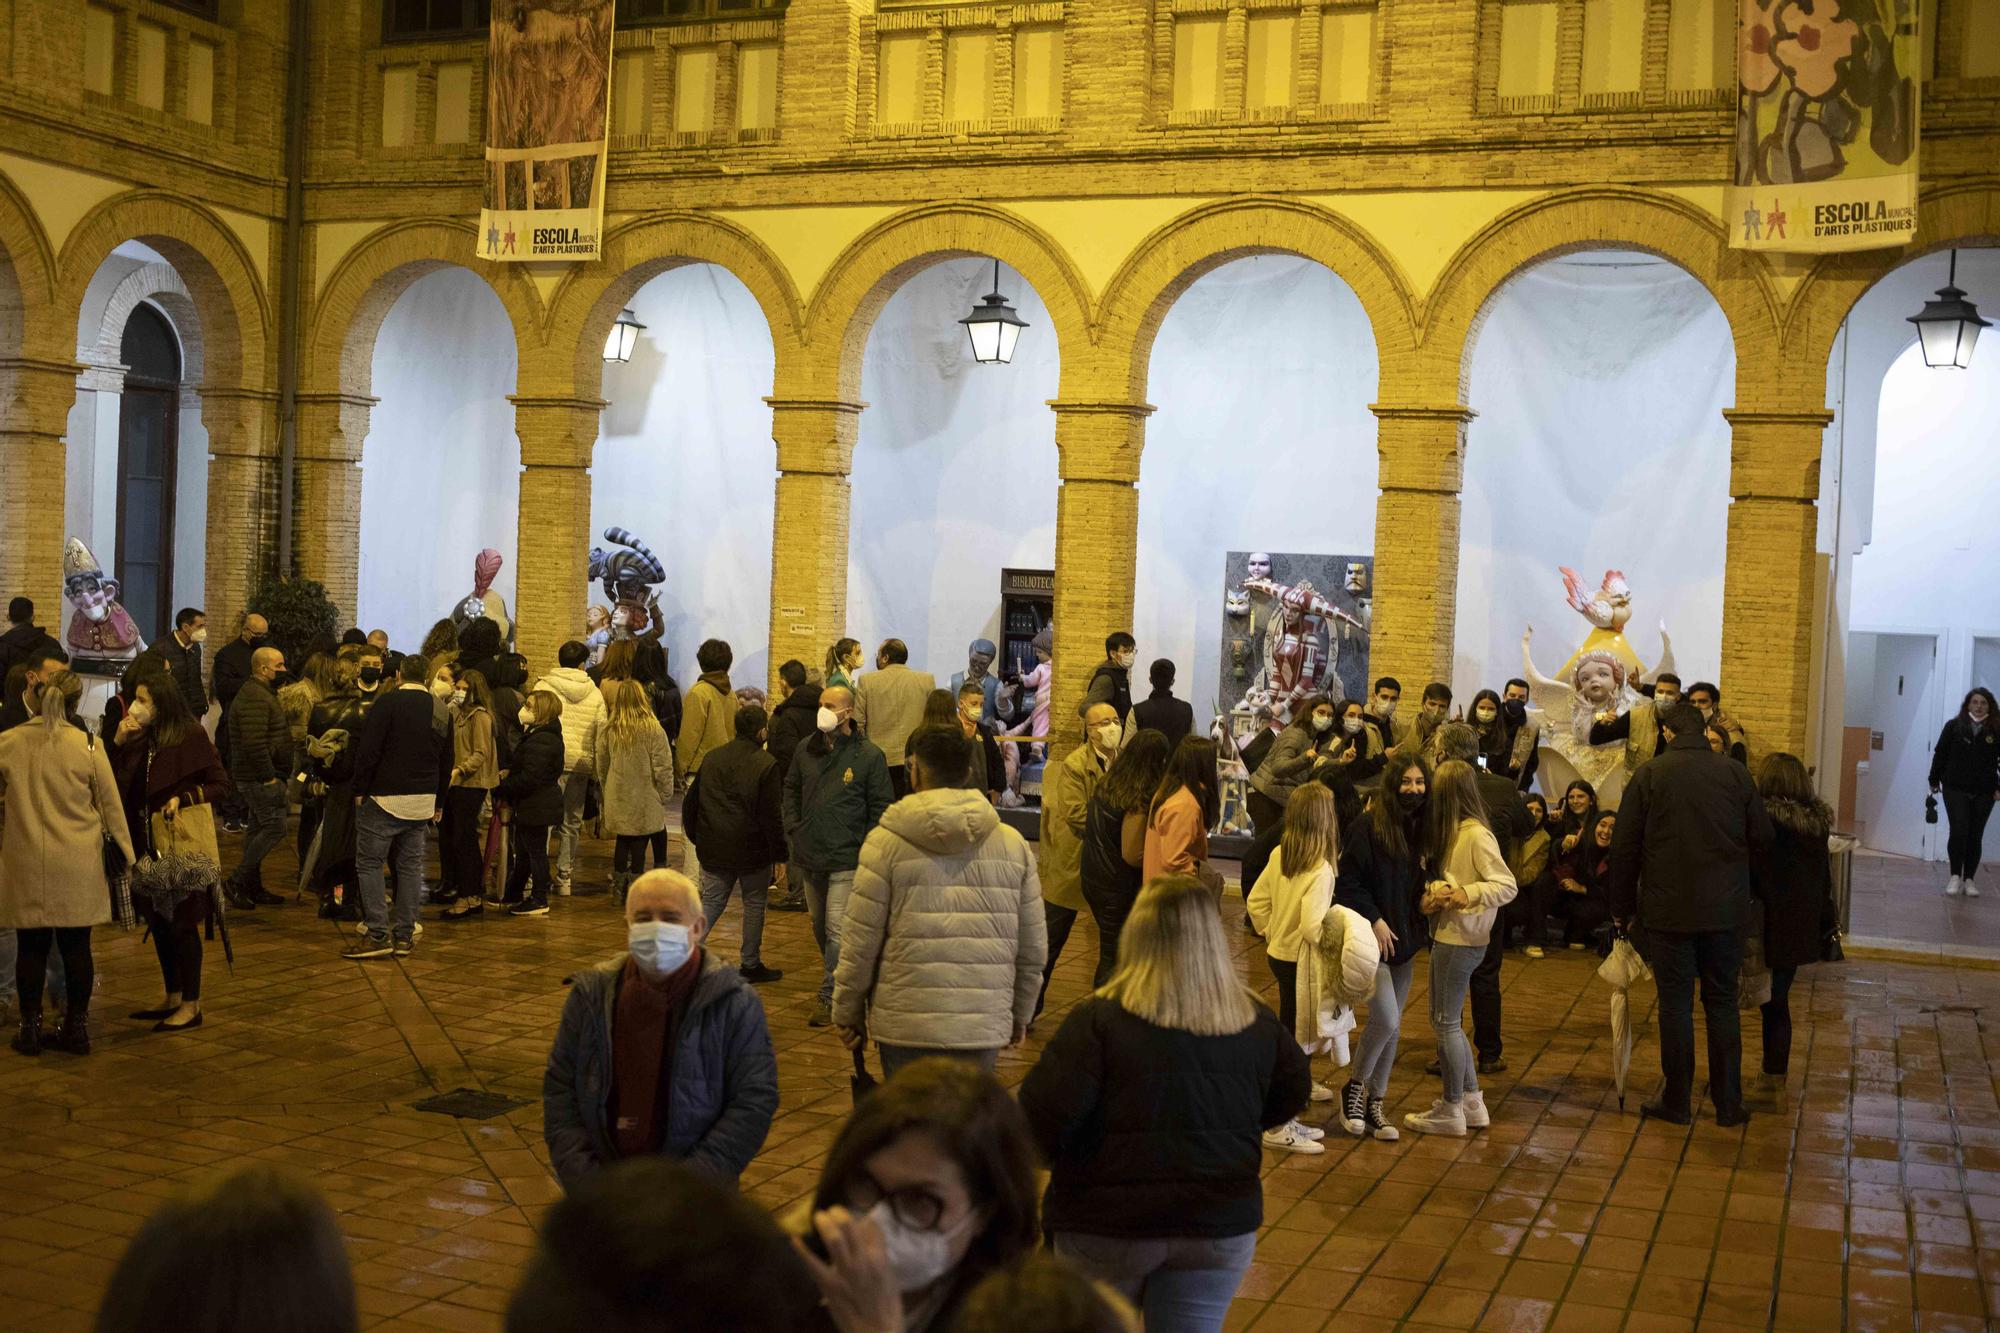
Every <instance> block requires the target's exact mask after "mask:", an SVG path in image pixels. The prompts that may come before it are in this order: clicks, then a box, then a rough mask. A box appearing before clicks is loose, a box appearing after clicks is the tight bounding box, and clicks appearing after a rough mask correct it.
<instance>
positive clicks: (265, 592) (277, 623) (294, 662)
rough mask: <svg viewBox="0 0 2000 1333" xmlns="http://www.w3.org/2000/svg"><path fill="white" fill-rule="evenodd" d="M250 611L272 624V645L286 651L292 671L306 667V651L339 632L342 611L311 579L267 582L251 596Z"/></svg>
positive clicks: (270, 641)
mask: <svg viewBox="0 0 2000 1333" xmlns="http://www.w3.org/2000/svg"><path fill="white" fill-rule="evenodd" d="M250 609H251V610H252V611H254V612H256V613H257V614H258V615H260V616H262V617H264V619H265V620H266V621H267V622H269V624H270V626H271V637H270V639H269V643H270V645H271V646H272V647H273V648H277V649H280V650H282V651H283V652H284V654H285V665H286V666H288V667H290V668H291V669H292V670H293V671H298V670H300V669H301V668H303V667H304V666H305V661H306V650H307V648H308V647H310V646H311V645H312V643H313V642H314V641H315V640H318V639H331V638H332V637H333V636H334V635H335V634H337V633H338V632H339V625H340V610H339V608H338V607H336V606H334V604H333V602H332V601H331V600H330V599H329V598H328V597H327V595H326V589H325V588H323V587H321V586H320V585H319V584H317V583H314V582H313V581H312V580H311V579H281V578H273V579H266V580H264V582H263V583H261V584H259V585H258V587H257V591H256V592H254V593H252V594H251V595H250Z"/></svg>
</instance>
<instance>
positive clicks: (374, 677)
mask: <svg viewBox="0 0 2000 1333" xmlns="http://www.w3.org/2000/svg"><path fill="white" fill-rule="evenodd" d="M381 679H382V668H381V667H362V668H361V683H362V684H363V685H374V684H376V683H378V682H380V681H381Z"/></svg>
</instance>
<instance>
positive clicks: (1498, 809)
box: [1479, 769, 1535, 858]
mask: <svg viewBox="0 0 2000 1333" xmlns="http://www.w3.org/2000/svg"><path fill="white" fill-rule="evenodd" d="M1479 799H1480V800H1482V801H1484V802H1485V803H1486V817H1487V819H1488V820H1489V821H1490V822H1491V824H1492V826H1493V836H1494V837H1495V838H1497V839H1499V841H1500V853H1501V855H1503V856H1506V857H1509V858H1511V857H1512V856H1513V855H1514V853H1515V851H1516V850H1517V849H1519V847H1520V846H1521V843H1522V841H1523V840H1525V839H1526V838H1527V836H1528V835H1529V834H1530V833H1533V832H1534V831H1535V816H1534V815H1533V814H1532V813H1531V812H1530V811H1529V809H1528V802H1527V798H1526V797H1524V796H1522V795H1521V789H1520V788H1519V787H1516V786H1515V785H1514V783H1513V781H1512V780H1511V779H1509V778H1505V777H1502V776H1501V775H1500V774H1498V773H1489V772H1487V771H1485V770H1484V769H1482V770H1480V773H1479Z"/></svg>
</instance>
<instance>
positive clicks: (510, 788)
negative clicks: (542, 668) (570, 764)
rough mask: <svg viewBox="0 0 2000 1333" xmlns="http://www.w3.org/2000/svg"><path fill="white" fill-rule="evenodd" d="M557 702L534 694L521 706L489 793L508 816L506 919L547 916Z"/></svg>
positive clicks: (557, 769)
mask: <svg viewBox="0 0 2000 1333" xmlns="http://www.w3.org/2000/svg"><path fill="white" fill-rule="evenodd" d="M562 710H563V704H562V699H561V698H560V697H558V696H557V695H556V693H555V692H554V691H553V690H535V691H533V692H532V693H530V694H529V695H528V700H527V702H526V703H524V704H522V705H521V712H520V722H521V740H520V743H519V744H518V745H516V746H515V747H514V757H513V762H512V764H511V765H510V766H509V767H508V769H507V771H506V772H505V773H502V774H501V775H500V784H499V785H498V786H497V787H495V788H494V789H493V795H494V798H495V799H496V800H504V801H505V802H507V804H508V806H509V807H510V808H511V809H512V811H513V830H514V839H513V840H514V868H513V870H512V871H511V872H509V874H508V876H507V892H506V897H505V899H504V901H506V902H507V903H509V904H511V906H509V908H508V909H507V914H508V915H509V916H547V915H548V914H549V887H550V884H551V882H552V881H551V879H550V876H549V829H550V828H552V827H553V826H554V825H556V824H559V823H561V822H562V776H563V733H562Z"/></svg>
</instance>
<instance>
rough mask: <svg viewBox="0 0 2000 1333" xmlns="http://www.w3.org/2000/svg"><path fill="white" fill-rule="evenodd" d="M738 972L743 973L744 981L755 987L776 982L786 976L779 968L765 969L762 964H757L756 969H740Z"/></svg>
mask: <svg viewBox="0 0 2000 1333" xmlns="http://www.w3.org/2000/svg"><path fill="white" fill-rule="evenodd" d="M737 971H738V972H740V973H742V974H743V979H744V980H745V981H747V982H749V983H750V984H751V985H753V986H761V985H763V984H764V983H765V982H767V981H776V980H777V979H778V978H780V977H782V976H784V975H785V974H784V973H783V972H780V971H779V970H778V969H777V968H775V967H765V966H764V965H763V964H762V963H759V964H757V966H755V967H742V968H738V969H737Z"/></svg>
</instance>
